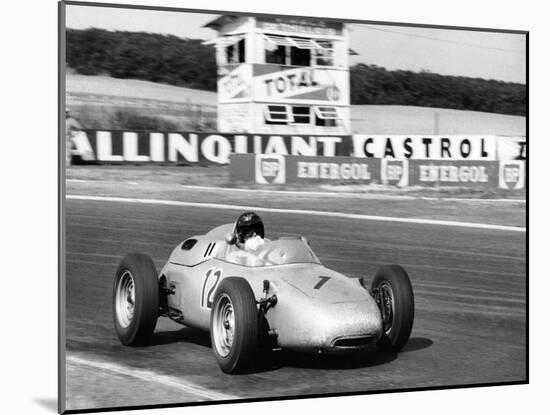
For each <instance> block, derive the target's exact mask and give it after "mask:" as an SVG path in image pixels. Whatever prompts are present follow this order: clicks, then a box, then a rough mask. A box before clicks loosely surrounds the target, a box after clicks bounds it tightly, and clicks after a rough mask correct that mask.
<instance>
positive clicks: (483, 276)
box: [66, 200, 526, 409]
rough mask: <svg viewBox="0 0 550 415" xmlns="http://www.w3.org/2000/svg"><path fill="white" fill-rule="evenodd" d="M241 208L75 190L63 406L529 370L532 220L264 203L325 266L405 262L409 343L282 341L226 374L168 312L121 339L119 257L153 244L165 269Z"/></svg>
mask: <svg viewBox="0 0 550 415" xmlns="http://www.w3.org/2000/svg"><path fill="white" fill-rule="evenodd" d="M235 216H236V212H234V211H224V210H209V209H202V208H195V207H188V208H187V207H186V208H182V207H174V206H154V205H137V204H122V203H114V202H104V201H82V200H67V203H66V229H67V239H66V241H67V243H66V253H67V262H66V267H67V268H66V271H67V286H66V293H67V319H66V335H67V383H68V387H67V409H84V408H90V407H96V408H98V407H113V406H120V405H148V404H162V403H181V402H192V401H197V400H209V399H232V398H262V397H276V396H290V395H309V394H319V393H339V392H350V391H370V390H381V389H402V388H418V387H430V386H439V385H464V384H474V383H493V382H517V381H525V380H526V343H525V342H526V328H525V327H526V263H525V258H526V235H525V233H523V232H509V231H497V230H481V229H469V228H450V227H444V226H435V225H419V224H406V223H389V222H371V221H361V222H357V221H353V220H350V219H343V218H330V219H327V218H324V217H313V216H306V215H297V214H281V213H263V214H262V215H261V216H262V218H263V219H264V222H265V224H266V235H267V236H268V237H277V236H280V235H282V234H303V235H306V236H307V237H308V239H309V240H310V242H311V244H312V246H313V249H314V250H315V252H316V253H317V255H318V256H319V258H320V259H321V261H322V262H323V263H324V264H325V265H327V266H328V267H331V268H335V269H336V270H339V271H341V272H343V273H346V274H348V275H351V276H360V275H367V276H369V277H371V276H372V275H373V273H374V272H375V270H376V269H377V267H378V266H380V265H382V264H387V263H398V264H401V265H403V266H404V267H405V268H406V269H407V270H408V272H409V274H410V277H411V281H412V284H413V288H414V291H415V297H416V318H415V325H414V328H413V332H412V335H411V339H410V341H409V344H408V345H407V346H406V348H405V350H404V351H403V352H402V353H400V354H399V355H398V356H396V355H382V354H379V353H376V352H372V353H363V354H360V355H354V356H346V357H318V356H308V355H298V354H294V353H286V352H279V353H276V354H275V356H274V359H273V361H272V362H271V364H266V365H264V366H263V367H260V368H259V370H258V371H257V372H256V373H253V374H248V375H240V376H230V375H225V374H223V373H222V372H221V371H220V370H219V368H218V366H217V364H216V362H215V359H214V356H213V354H212V351H211V349H210V339H209V335H208V334H207V333H202V332H199V331H196V330H193V329H189V328H185V327H183V326H179V325H177V324H175V323H172V322H170V321H168V320H167V319H160V320H159V323H158V324H157V329H156V334H155V338H154V344H153V345H151V346H148V347H143V348H127V347H124V346H122V345H121V344H120V343H119V341H118V338H117V337H116V334H115V332H114V328H113V323H112V315H111V290H112V278H113V275H114V272H115V270H116V267H117V265H118V262H119V260H120V258H121V257H122V256H123V255H124V254H126V253H128V252H134V251H139V252H144V253H148V254H150V255H151V256H152V257H153V259H154V261H155V263H156V265H157V268H160V267H161V265H162V264H163V263H164V261H165V260H166V259H167V257H168V255H169V254H170V252H171V250H172V249H173V247H174V246H175V245H176V244H177V243H178V242H179V241H181V240H182V239H184V238H186V237H188V236H191V235H193V234H199V233H204V232H205V231H207V230H209V229H210V228H211V227H213V225H217V224H221V223H226V222H230V221H232V220H233V219H234V218H235ZM369 279H370V278H369ZM312 318H314V316H312Z"/></svg>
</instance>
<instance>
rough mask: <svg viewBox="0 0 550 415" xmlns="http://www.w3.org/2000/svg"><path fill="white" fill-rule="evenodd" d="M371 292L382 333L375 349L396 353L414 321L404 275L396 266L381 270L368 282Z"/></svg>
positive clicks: (409, 289) (408, 288)
mask: <svg viewBox="0 0 550 415" xmlns="http://www.w3.org/2000/svg"><path fill="white" fill-rule="evenodd" d="M371 293H372V294H373V297H374V299H375V301H376V303H377V304H378V308H379V309H380V314H381V316H382V325H383V331H384V332H383V334H382V337H381V338H380V340H379V341H378V348H379V349H380V350H383V351H387V352H398V351H400V350H401V349H402V348H403V347H404V346H405V344H407V341H408V340H409V337H410V335H411V331H412V327H413V321H414V295H413V290H412V286H411V282H410V280H409V276H408V275H407V272H406V271H405V270H404V269H403V268H402V267H401V266H399V265H386V266H383V267H381V268H380V269H379V270H378V271H377V272H376V275H375V276H374V279H373V281H372V285H371Z"/></svg>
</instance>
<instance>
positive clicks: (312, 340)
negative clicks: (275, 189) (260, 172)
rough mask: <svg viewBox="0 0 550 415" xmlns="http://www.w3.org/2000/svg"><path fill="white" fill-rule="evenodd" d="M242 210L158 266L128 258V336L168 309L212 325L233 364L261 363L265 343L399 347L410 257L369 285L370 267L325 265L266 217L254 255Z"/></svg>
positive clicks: (138, 338)
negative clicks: (275, 233)
mask: <svg viewBox="0 0 550 415" xmlns="http://www.w3.org/2000/svg"><path fill="white" fill-rule="evenodd" d="M243 215H248V217H251V215H255V214H254V213H252V212H245V214H243ZM243 215H241V216H240V218H242V217H243ZM256 217H257V215H256ZM240 218H239V219H238V220H237V221H236V222H235V223H229V224H224V225H221V226H218V227H216V228H214V229H212V230H211V231H209V232H208V233H206V234H204V235H196V236H192V237H190V238H188V239H185V240H184V241H182V242H181V243H179V244H178V245H177V246H176V247H175V249H174V250H173V252H172V254H171V255H170V257H169V258H168V261H167V262H166V264H165V265H164V266H163V267H162V269H161V271H160V272H159V273H157V271H156V269H155V265H154V263H153V261H152V259H151V258H150V257H149V256H147V255H144V254H139V253H131V254H128V255H126V256H125V257H124V258H123V259H122V261H121V263H120V265H119V267H118V269H117V271H116V274H115V278H114V286H113V314H114V325H115V329H116V332H117V334H118V337H119V339H120V341H121V342H122V344H124V345H127V346H139V345H146V344H147V343H148V342H149V341H150V340H151V338H152V336H153V332H154V330H155V326H156V323H157V319H158V317H168V318H170V319H172V320H173V321H175V322H177V323H180V324H182V325H185V326H189V327H195V328H199V329H202V330H206V331H210V338H211V341H212V349H213V352H214V356H215V358H216V360H217V362H218V364H219V366H220V368H221V370H222V371H223V372H225V373H240V372H246V371H250V370H253V369H254V367H255V365H256V363H257V362H256V359H257V358H258V357H259V356H261V353H260V352H265V351H267V352H269V351H270V350H276V349H283V350H290V351H299V352H311V353H318V354H331V353H346V352H351V351H361V350H365V351H366V350H371V349H372V348H373V346H376V347H377V348H378V349H379V350H381V351H385V352H393V353H395V352H399V351H400V350H401V349H402V348H403V347H404V346H405V344H406V343H407V341H408V339H409V336H410V333H411V330H412V326H413V320H414V296H413V290H412V286H411V283H410V280H409V277H408V275H407V273H406V271H405V270H404V269H403V268H402V267H401V266H398V265H387V266H382V267H381V268H379V270H378V271H377V272H376V274H375V275H374V278H373V280H372V283H371V285H370V287H369V286H368V284H367V282H366V279H365V278H364V277H362V278H350V277H347V276H345V275H343V274H341V273H339V272H337V271H334V270H331V269H329V268H327V267H325V266H323V265H322V264H321V262H320V260H319V259H318V257H317V256H316V255H315V253H314V252H313V250H312V249H311V246H310V244H309V242H308V240H307V239H306V238H305V237H303V236H283V237H279V238H278V239H273V240H269V239H267V238H264V229H263V223H261V227H260V228H258V225H257V224H256V225H255V226H256V232H255V233H254V235H256V233H257V234H258V235H260V237H261V239H262V241H261V242H262V243H261V245H260V246H259V247H258V248H257V251H256V252H255V254H254V255H252V254H249V253H247V252H245V245H244V244H243V242H244V237H243V232H242V230H243V227H241V228H239V220H240ZM258 218H259V217H258ZM245 225H246V224H245ZM244 228H247V226H245V227H244ZM248 228H249V229H248V230H250V228H251V226H248ZM245 231H246V229H245ZM256 236H257V235H256ZM241 253H242V254H245V255H244V256H243V255H240V254H241ZM246 255H251V256H252V257H253V258H252V259H253V261H252V262H250V261H246V260H243V258H245V259H246Z"/></svg>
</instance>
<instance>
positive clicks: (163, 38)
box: [66, 28, 527, 115]
mask: <svg viewBox="0 0 550 415" xmlns="http://www.w3.org/2000/svg"><path fill="white" fill-rule="evenodd" d="M66 39H67V55H66V60H67V66H68V67H69V68H72V69H73V70H75V71H76V72H77V73H80V74H84V75H108V76H112V77H114V78H132V79H141V80H147V81H152V82H159V83H165V84H171V85H177V86H185V87H189V88H195V89H202V90H208V91H215V90H216V83H217V70H216V59H215V51H214V48H213V47H212V46H210V45H204V44H203V43H202V42H203V41H202V40H200V39H184V38H179V37H177V36H173V35H161V34H154V33H144V32H123V31H108V30H103V29H96V28H91V29H85V30H76V29H67V37H66ZM350 99H351V103H352V104H354V105H363V104H369V105H415V106H422V107H437V108H453V109H462V110H472V111H484V112H493V113H500V114H511V115H525V114H526V112H527V109H526V106H527V88H526V86H525V85H523V84H517V83H510V82H502V81H495V80H485V79H479V78H467V77H459V76H448V75H439V74H435V73H430V72H420V73H417V72H412V71H401V70H397V71H389V70H387V69H385V68H382V67H379V66H376V65H365V64H363V63H359V64H356V65H353V66H352V67H350Z"/></svg>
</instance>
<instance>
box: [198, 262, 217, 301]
mask: <svg viewBox="0 0 550 415" xmlns="http://www.w3.org/2000/svg"><path fill="white" fill-rule="evenodd" d="M221 276H222V270H221V269H215V268H210V269H209V270H208V271H206V274H205V277H204V280H203V282H202V288H201V308H212V302H213V301H214V292H215V291H216V287H217V286H218V282H220V278H221Z"/></svg>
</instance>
